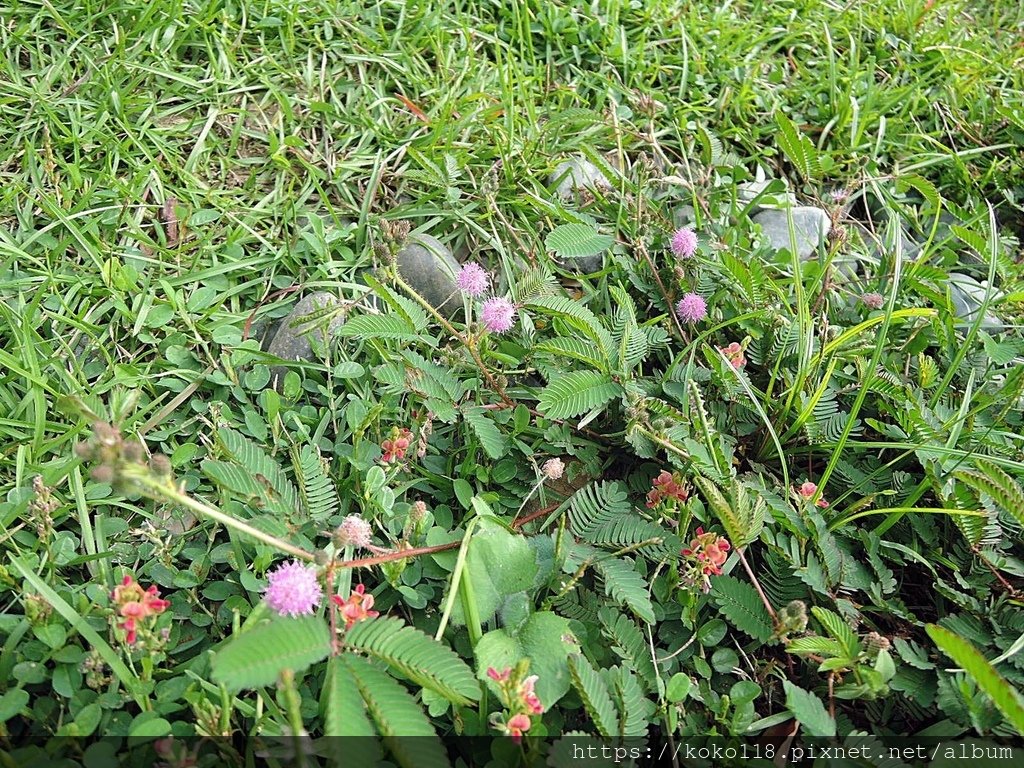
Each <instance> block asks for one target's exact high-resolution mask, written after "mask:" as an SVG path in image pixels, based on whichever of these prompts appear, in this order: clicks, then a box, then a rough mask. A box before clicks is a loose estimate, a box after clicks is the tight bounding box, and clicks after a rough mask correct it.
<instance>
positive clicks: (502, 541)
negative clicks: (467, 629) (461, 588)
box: [451, 501, 537, 625]
mask: <svg viewBox="0 0 1024 768" xmlns="http://www.w3.org/2000/svg"><path fill="white" fill-rule="evenodd" d="M471 503H472V501H471ZM536 573H537V559H536V553H535V552H534V550H533V548H532V547H531V546H530V544H529V542H528V541H527V540H526V538H525V537H524V536H521V535H519V534H514V533H509V531H508V530H507V529H506V528H505V527H504V526H502V525H501V524H499V523H496V522H492V521H490V520H488V519H486V518H481V519H480V527H479V528H478V530H477V531H476V532H475V533H474V534H473V538H472V540H471V541H470V543H469V551H468V553H467V555H466V570H465V573H463V576H462V578H464V579H467V578H468V579H471V580H472V586H473V597H474V599H475V600H476V604H477V611H478V612H479V617H480V621H481V622H484V621H489V620H490V618H491V617H492V616H494V614H495V612H496V611H497V610H498V606H499V605H500V604H501V601H502V600H503V599H504V598H505V597H506V596H508V595H512V594H515V593H516V592H522V591H523V590H526V589H529V588H530V587H531V585H532V584H533V579H534V576H535V575H536ZM451 618H452V621H453V622H454V623H455V624H458V625H463V624H465V621H466V620H465V613H464V609H463V607H462V601H461V600H456V601H455V604H454V606H453V608H452V616H451Z"/></svg>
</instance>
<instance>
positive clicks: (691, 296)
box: [676, 293, 708, 323]
mask: <svg viewBox="0 0 1024 768" xmlns="http://www.w3.org/2000/svg"><path fill="white" fill-rule="evenodd" d="M676 314H677V315H678V316H679V319H680V320H682V321H683V322H684V323H699V322H700V321H701V320H703V319H704V318H705V317H707V315H708V304H707V302H706V301H704V298H703V297H702V296H700V295H699V294H696V293H688V294H686V295H685V296H683V298H681V299H680V300H679V303H678V304H676Z"/></svg>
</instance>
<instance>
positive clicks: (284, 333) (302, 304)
mask: <svg viewBox="0 0 1024 768" xmlns="http://www.w3.org/2000/svg"><path fill="white" fill-rule="evenodd" d="M338 303H339V301H338V297H337V296H335V295H333V294H330V293H326V292H324V291H320V292H318V293H311V294H310V295H309V296H306V297H304V298H303V299H301V300H300V301H299V302H298V303H297V304H296V305H295V306H294V307H293V308H292V311H291V312H290V313H289V314H288V316H287V317H286V318H285V319H284V320H282V321H281V324H280V326H279V327H278V328H277V332H276V333H275V334H274V335H273V338H272V339H271V341H270V344H269V345H268V346H267V352H268V353H269V354H271V355H274V356H275V357H279V358H281V359H282V360H297V361H302V360H305V361H313V360H315V359H316V358H315V357H314V354H313V342H312V340H313V339H315V340H316V341H317V342H318V344H321V345H322V344H324V343H325V342H326V339H324V335H323V333H322V332H321V331H319V330H318V328H319V327H320V325H321V323H322V318H321V319H319V320H318V319H317V318H308V317H307V316H308V315H310V314H311V313H314V312H317V310H319V309H323V308H326V307H332V306H335V305H337V304H338ZM344 322H345V318H344V316H342V315H340V314H338V315H335V316H334V317H332V318H331V321H330V325H328V327H327V332H328V336H329V335H330V334H332V333H334V331H336V330H337V329H338V328H339V327H340V326H341V325H342V324H343V323H344ZM288 370H289V369H288V368H287V367H285V366H283V365H278V366H274V367H273V369H271V380H272V381H273V382H274V383H275V384H276V383H277V382H278V381H279V380H281V379H283V378H284V375H285V374H286V373H287V372H288Z"/></svg>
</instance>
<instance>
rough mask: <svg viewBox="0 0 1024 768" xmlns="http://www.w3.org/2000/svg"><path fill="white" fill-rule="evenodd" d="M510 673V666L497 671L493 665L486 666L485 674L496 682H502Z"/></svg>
mask: <svg viewBox="0 0 1024 768" xmlns="http://www.w3.org/2000/svg"><path fill="white" fill-rule="evenodd" d="M511 674H512V667H505V670H504V671H503V672H499V671H498V670H496V669H495V668H494V667H488V668H487V676H488V677H489V678H491V680H493V681H494V682H496V683H504V682H506V681H507V680H508V678H509V676H510V675H511Z"/></svg>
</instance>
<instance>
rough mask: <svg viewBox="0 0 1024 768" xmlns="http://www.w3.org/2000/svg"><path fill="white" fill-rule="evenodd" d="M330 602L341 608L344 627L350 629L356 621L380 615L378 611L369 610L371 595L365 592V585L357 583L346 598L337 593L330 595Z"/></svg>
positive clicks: (371, 601)
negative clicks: (343, 598)
mask: <svg viewBox="0 0 1024 768" xmlns="http://www.w3.org/2000/svg"><path fill="white" fill-rule="evenodd" d="M331 602H332V603H334V604H335V605H337V606H338V607H339V608H341V611H340V613H341V618H343V619H344V620H345V629H352V627H354V626H355V625H356V623H357V622H360V621H365V620H366V619H375V618H377V617H378V616H380V612H379V611H371V610H370V609H371V608H373V595H367V594H366V587H365V586H364V585H363V584H357V585H356V587H355V588H354V589H353V590H352V594H351V595H349V597H348V600H342V599H341V597H340V596H338V595H331Z"/></svg>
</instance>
